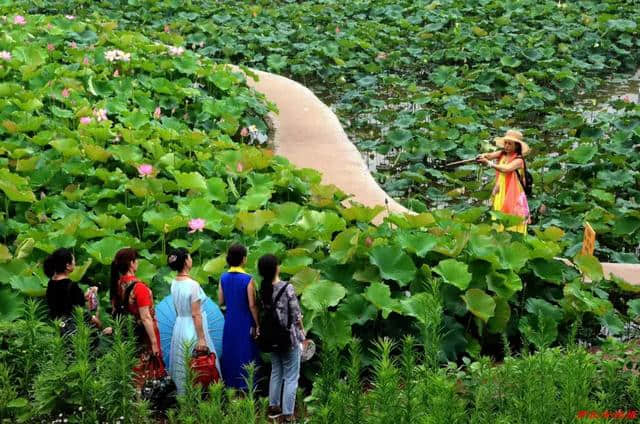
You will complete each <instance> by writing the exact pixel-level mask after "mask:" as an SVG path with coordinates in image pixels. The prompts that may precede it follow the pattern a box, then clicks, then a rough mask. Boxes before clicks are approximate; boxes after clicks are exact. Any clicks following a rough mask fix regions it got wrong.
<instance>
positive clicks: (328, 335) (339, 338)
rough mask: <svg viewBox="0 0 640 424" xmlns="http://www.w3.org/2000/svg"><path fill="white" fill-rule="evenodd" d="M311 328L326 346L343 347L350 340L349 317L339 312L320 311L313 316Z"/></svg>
mask: <svg viewBox="0 0 640 424" xmlns="http://www.w3.org/2000/svg"><path fill="white" fill-rule="evenodd" d="M312 325H313V327H312V330H313V332H314V333H315V334H317V335H318V337H319V338H320V339H321V340H325V341H326V342H325V343H326V344H327V347H335V348H338V349H342V348H344V347H345V346H346V345H347V344H349V342H350V341H351V324H350V323H349V318H348V317H346V316H345V315H344V314H343V313H341V312H329V313H326V312H325V313H321V314H318V315H316V316H315V317H314V318H313V323H312Z"/></svg>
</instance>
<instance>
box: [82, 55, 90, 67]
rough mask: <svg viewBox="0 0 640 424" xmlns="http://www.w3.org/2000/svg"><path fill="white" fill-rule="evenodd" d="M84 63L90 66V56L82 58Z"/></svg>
mask: <svg viewBox="0 0 640 424" xmlns="http://www.w3.org/2000/svg"><path fill="white" fill-rule="evenodd" d="M82 64H83V65H84V66H89V58H88V57H87V56H85V57H84V59H82Z"/></svg>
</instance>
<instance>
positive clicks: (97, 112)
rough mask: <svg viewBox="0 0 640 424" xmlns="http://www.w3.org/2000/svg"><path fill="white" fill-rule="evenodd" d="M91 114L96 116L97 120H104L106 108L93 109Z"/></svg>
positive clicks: (105, 118)
mask: <svg viewBox="0 0 640 424" xmlns="http://www.w3.org/2000/svg"><path fill="white" fill-rule="evenodd" d="M93 116H95V117H96V120H97V121H98V122H102V121H106V120H107V119H108V118H107V109H94V111H93Z"/></svg>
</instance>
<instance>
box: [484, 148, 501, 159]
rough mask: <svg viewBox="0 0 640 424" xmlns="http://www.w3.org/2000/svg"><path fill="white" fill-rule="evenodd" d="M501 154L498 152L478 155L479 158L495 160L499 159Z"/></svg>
mask: <svg viewBox="0 0 640 424" xmlns="http://www.w3.org/2000/svg"><path fill="white" fill-rule="evenodd" d="M501 154H502V152H501V151H500V150H498V151H497V152H489V153H482V154H480V155H478V157H479V158H485V159H489V160H493V159H498V158H499V157H500V155H501Z"/></svg>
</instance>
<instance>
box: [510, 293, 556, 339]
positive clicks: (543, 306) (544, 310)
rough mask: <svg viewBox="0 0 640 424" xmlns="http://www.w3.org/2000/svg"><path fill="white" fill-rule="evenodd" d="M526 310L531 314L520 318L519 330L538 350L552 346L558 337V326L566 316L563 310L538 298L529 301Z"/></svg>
mask: <svg viewBox="0 0 640 424" xmlns="http://www.w3.org/2000/svg"><path fill="white" fill-rule="evenodd" d="M526 310H527V312H529V314H527V315H525V316H524V317H522V318H520V321H519V323H518V328H519V330H520V331H521V332H522V334H523V335H524V337H525V338H526V339H527V341H529V342H530V343H533V344H534V345H536V347H537V348H538V349H542V348H544V347H547V346H549V345H551V343H553V342H554V341H555V340H556V338H557V337H558V324H559V322H560V320H561V319H562V317H563V315H564V314H563V312H562V310H561V309H560V308H558V307H557V306H555V305H552V304H551V303H549V302H547V301H546V300H544V299H537V298H529V299H528V300H527V303H526Z"/></svg>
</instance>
